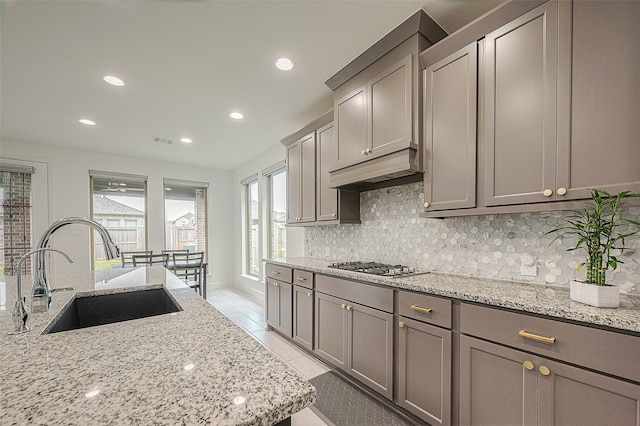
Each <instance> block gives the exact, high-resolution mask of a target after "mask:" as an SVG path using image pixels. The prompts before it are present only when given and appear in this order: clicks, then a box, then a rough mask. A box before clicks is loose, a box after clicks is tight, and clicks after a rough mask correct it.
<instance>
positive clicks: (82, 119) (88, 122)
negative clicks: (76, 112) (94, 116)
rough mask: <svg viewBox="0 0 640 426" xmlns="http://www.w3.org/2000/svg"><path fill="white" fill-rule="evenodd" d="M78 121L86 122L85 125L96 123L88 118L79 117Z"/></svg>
mask: <svg viewBox="0 0 640 426" xmlns="http://www.w3.org/2000/svg"><path fill="white" fill-rule="evenodd" d="M78 121H79V122H81V123H82V124H86V125H87V126H95V125H96V122H95V121H93V120H89V119H88V118H81V119H80V120H78Z"/></svg>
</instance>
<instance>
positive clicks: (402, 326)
mask: <svg viewBox="0 0 640 426" xmlns="http://www.w3.org/2000/svg"><path fill="white" fill-rule="evenodd" d="M398 325H399V326H400V328H404V327H405V326H406V325H407V324H406V323H405V322H404V321H400V323H399V324H398Z"/></svg>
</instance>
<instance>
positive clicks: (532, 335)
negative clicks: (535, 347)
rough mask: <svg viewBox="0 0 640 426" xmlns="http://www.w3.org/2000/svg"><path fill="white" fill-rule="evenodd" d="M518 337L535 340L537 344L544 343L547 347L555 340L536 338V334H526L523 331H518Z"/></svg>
mask: <svg viewBox="0 0 640 426" xmlns="http://www.w3.org/2000/svg"><path fill="white" fill-rule="evenodd" d="M518 335H519V336H520V337H524V338H525V339H531V340H535V341H537V342H542V343H546V344H548V345H553V344H554V343H555V342H556V338H555V337H544V336H538V335H537V334H532V333H527V332H526V331H524V330H520V331H518Z"/></svg>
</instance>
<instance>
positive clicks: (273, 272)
mask: <svg viewBox="0 0 640 426" xmlns="http://www.w3.org/2000/svg"><path fill="white" fill-rule="evenodd" d="M271 273H272V274H273V275H280V272H278V271H271Z"/></svg>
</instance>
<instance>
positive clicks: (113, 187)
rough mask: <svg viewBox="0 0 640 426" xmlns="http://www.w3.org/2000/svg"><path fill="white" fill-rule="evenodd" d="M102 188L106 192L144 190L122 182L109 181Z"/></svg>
mask: <svg viewBox="0 0 640 426" xmlns="http://www.w3.org/2000/svg"><path fill="white" fill-rule="evenodd" d="M102 190H103V191H107V192H129V191H144V188H136V187H130V186H127V184H126V183H124V182H116V181H109V182H108V183H107V184H106V185H105V186H104V187H103V188H102Z"/></svg>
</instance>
